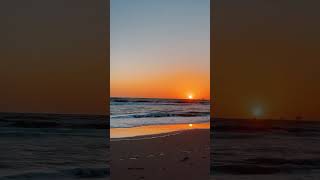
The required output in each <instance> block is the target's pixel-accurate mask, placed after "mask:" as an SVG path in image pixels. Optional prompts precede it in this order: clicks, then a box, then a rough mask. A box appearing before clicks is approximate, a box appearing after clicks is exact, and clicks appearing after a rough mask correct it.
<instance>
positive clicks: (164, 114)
mask: <svg viewBox="0 0 320 180" xmlns="http://www.w3.org/2000/svg"><path fill="white" fill-rule="evenodd" d="M209 115H210V113H209V112H183V113H168V112H156V113H145V114H125V115H111V118H112V119H118V118H159V117H199V116H209Z"/></svg>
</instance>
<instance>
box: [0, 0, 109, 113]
mask: <svg viewBox="0 0 320 180" xmlns="http://www.w3.org/2000/svg"><path fill="white" fill-rule="evenodd" d="M106 2H107V1H105V0H94V1H90V0H1V1H0V23H1V28H0V39H1V41H0V60H1V66H0V82H1V88H0V112H37V113H39V112H40V113H43V112H49V113H75V114H106V112H107V107H106V106H107V101H106V100H107V96H108V93H107V92H108V81H107V78H106V77H107V76H108V75H107V73H108V71H107V70H108V68H107V62H106V61H107V52H108V51H107V33H106V32H107V26H106V22H107V15H106V14H107V13H106V12H107V8H106Z"/></svg>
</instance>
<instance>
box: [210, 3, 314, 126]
mask: <svg viewBox="0 0 320 180" xmlns="http://www.w3.org/2000/svg"><path fill="white" fill-rule="evenodd" d="M214 2H215V4H214V9H213V14H214V18H213V20H214V34H213V36H214V37H213V38H214V41H213V46H212V48H213V58H212V59H213V61H212V63H213V64H212V65H213V66H212V67H213V68H212V71H213V95H214V97H215V99H214V101H215V104H214V106H213V111H212V112H214V113H215V116H216V117H253V116H254V114H260V115H261V116H260V117H262V118H263V117H265V118H277V119H278V118H280V117H283V118H287V119H292V118H295V117H296V116H298V115H300V116H303V117H304V119H312V120H314V119H317V120H320V110H319V107H320V68H319V67H320V34H319V32H320V23H319V19H320V11H319V7H320V1H316V0H307V1H302V0H280V1H279V0H259V1H257V0H241V1H239V0H215V1H214Z"/></svg>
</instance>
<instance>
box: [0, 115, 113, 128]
mask: <svg viewBox="0 0 320 180" xmlns="http://www.w3.org/2000/svg"><path fill="white" fill-rule="evenodd" d="M0 127H19V128H75V129H76V128H80V129H81V128H82V129H109V117H108V116H102V115H59V114H24V113H19V114H18V113H0Z"/></svg>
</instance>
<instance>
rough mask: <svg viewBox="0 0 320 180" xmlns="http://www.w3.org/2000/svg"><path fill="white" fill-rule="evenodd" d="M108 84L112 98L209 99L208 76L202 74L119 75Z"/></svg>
mask: <svg viewBox="0 0 320 180" xmlns="http://www.w3.org/2000/svg"><path fill="white" fill-rule="evenodd" d="M129 77H130V78H129ZM186 77H188V78H186ZM110 84H111V86H110V91H111V92H110V93H111V96H112V97H143V98H168V99H186V98H187V99H207V100H209V99H210V76H209V74H207V73H203V72H174V73H172V74H171V73H167V72H163V73H161V74H160V75H153V74H150V75H149V76H142V75H131V74H130V75H121V76H120V75H119V76H117V77H114V78H111V82H110ZM186 92H187V93H186ZM191 92H192V93H191Z"/></svg>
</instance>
